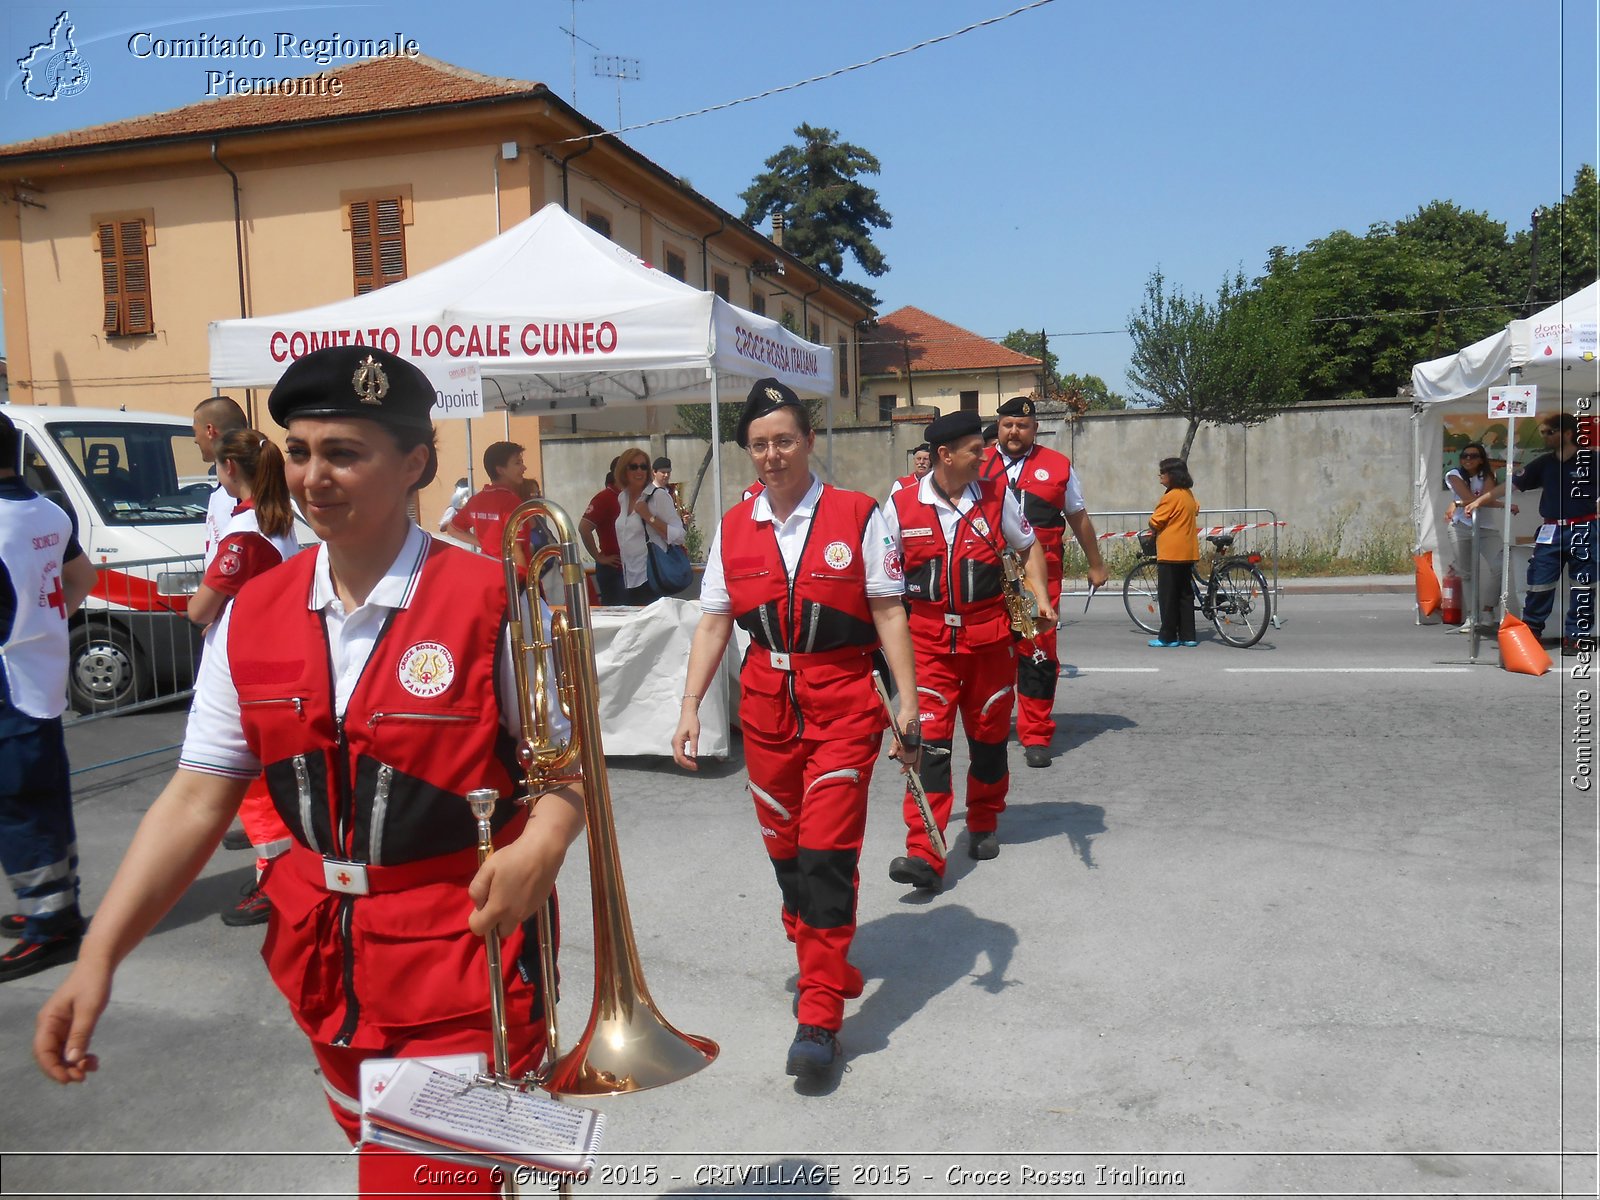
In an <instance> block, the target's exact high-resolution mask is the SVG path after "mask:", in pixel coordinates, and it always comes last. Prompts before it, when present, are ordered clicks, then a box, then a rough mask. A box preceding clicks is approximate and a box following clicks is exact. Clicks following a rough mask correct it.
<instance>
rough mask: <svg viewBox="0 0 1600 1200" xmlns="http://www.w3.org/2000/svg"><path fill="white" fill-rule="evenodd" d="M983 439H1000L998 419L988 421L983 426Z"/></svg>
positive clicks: (993, 440)
mask: <svg viewBox="0 0 1600 1200" xmlns="http://www.w3.org/2000/svg"><path fill="white" fill-rule="evenodd" d="M983 440H984V441H986V442H997V441H999V440H1000V422H999V421H990V422H989V423H988V424H987V425H985V426H984V427H983Z"/></svg>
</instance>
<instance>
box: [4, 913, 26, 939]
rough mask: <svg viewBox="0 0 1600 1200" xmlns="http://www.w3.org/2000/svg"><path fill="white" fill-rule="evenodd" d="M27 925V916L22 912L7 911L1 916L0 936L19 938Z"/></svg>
mask: <svg viewBox="0 0 1600 1200" xmlns="http://www.w3.org/2000/svg"><path fill="white" fill-rule="evenodd" d="M27 927H28V918H27V917H25V916H23V915H22V914H21V913H7V914H6V915H5V916H3V917H0V938H19V937H21V936H22V931H23V930H24V929H26V928H27Z"/></svg>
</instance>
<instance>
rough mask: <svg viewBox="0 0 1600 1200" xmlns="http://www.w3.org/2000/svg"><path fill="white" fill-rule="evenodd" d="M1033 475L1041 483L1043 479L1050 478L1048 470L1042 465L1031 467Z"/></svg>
mask: <svg viewBox="0 0 1600 1200" xmlns="http://www.w3.org/2000/svg"><path fill="white" fill-rule="evenodd" d="M1033 477H1034V478H1035V479H1037V480H1038V481H1039V482H1040V483H1043V482H1044V481H1045V480H1047V479H1049V478H1050V472H1049V471H1046V470H1045V469H1044V468H1043V467H1035V468H1034V469H1033Z"/></svg>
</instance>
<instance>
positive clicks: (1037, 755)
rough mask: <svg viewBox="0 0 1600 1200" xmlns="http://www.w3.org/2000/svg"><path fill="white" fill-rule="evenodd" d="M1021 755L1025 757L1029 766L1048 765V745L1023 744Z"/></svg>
mask: <svg viewBox="0 0 1600 1200" xmlns="http://www.w3.org/2000/svg"><path fill="white" fill-rule="evenodd" d="M1022 757H1023V758H1025V759H1027V761H1028V765H1029V766H1030V767H1048V766H1049V765H1050V748H1049V747H1048V746H1024V747H1023V748H1022Z"/></svg>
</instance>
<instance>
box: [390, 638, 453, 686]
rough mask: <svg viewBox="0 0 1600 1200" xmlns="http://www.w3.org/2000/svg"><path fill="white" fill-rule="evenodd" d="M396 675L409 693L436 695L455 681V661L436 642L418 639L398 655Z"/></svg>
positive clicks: (447, 651)
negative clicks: (398, 664) (418, 640)
mask: <svg viewBox="0 0 1600 1200" xmlns="http://www.w3.org/2000/svg"><path fill="white" fill-rule="evenodd" d="M399 676H400V686H401V687H403V688H405V690H406V691H408V692H410V693H411V694H412V695H413V696H420V697H422V698H423V699H427V698H429V697H430V696H438V695H441V694H443V693H444V691H445V689H447V688H448V687H449V686H450V684H451V683H452V682H453V681H454V680H455V677H456V660H455V659H454V658H452V657H451V655H450V651H449V650H448V649H446V648H445V647H444V646H441V645H440V644H439V643H438V642H418V643H417V644H416V645H415V646H412V647H411V649H409V650H407V651H406V652H405V653H404V654H402V655H401V656H400V670H399Z"/></svg>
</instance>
